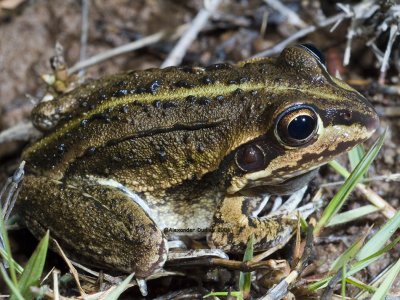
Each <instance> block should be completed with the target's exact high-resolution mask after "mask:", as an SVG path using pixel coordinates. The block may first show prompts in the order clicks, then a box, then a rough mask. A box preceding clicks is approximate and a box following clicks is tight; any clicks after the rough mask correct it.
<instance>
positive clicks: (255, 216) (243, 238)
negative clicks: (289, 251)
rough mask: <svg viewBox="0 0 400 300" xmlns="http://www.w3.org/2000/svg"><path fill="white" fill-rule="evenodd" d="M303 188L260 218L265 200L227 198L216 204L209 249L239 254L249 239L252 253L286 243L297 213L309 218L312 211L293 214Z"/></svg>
mask: <svg viewBox="0 0 400 300" xmlns="http://www.w3.org/2000/svg"><path fill="white" fill-rule="evenodd" d="M305 191H306V188H302V189H301V190H299V191H298V192H296V193H295V194H293V195H292V196H291V197H290V198H289V199H288V201H286V202H285V203H284V204H283V205H281V206H280V207H279V208H278V209H277V210H276V211H274V212H272V213H270V214H267V215H263V216H260V215H259V214H260V212H262V211H263V208H264V207H265V205H266V204H267V202H268V199H267V198H262V197H247V196H236V195H229V196H227V197H226V198H225V199H224V201H223V202H222V203H221V204H220V206H219V208H218V210H217V211H216V213H215V215H214V219H213V232H212V233H211V234H210V235H209V236H208V243H209V245H210V247H212V248H213V247H216V248H220V249H223V250H224V251H227V252H243V251H244V249H246V244H247V241H248V239H249V237H250V236H251V235H253V236H254V249H255V251H262V250H266V249H270V248H273V247H277V246H281V245H282V244H285V243H287V241H288V240H289V239H290V237H291V236H292V234H293V232H294V229H295V228H296V225H297V219H298V212H302V211H304V212H305V213H307V215H308V214H310V213H311V212H312V211H313V208H312V207H311V209H310V207H309V206H306V207H305V209H303V208H300V209H298V210H296V207H297V205H298V204H299V203H300V201H301V200H302V198H303V196H304V193H305Z"/></svg>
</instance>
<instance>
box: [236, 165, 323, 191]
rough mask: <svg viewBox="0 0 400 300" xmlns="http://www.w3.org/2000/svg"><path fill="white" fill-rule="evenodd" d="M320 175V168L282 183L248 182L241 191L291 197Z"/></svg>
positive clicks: (259, 180) (261, 180) (260, 180)
mask: <svg viewBox="0 0 400 300" xmlns="http://www.w3.org/2000/svg"><path fill="white" fill-rule="evenodd" d="M317 173H318V168H316V169H313V170H310V171H307V172H305V173H302V174H300V175H297V176H294V177H291V178H289V179H287V180H285V181H282V182H280V183H273V184H272V183H271V182H265V181H263V179H258V180H255V181H252V182H248V183H247V184H246V186H245V187H244V188H243V189H242V190H240V191H239V193H243V194H249V193H250V194H270V195H290V194H292V193H294V192H296V191H297V190H299V189H301V188H302V187H304V186H305V185H307V184H308V183H309V182H310V181H311V180H312V179H314V177H315V176H316V175H317Z"/></svg>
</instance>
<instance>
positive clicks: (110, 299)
mask: <svg viewBox="0 0 400 300" xmlns="http://www.w3.org/2000/svg"><path fill="white" fill-rule="evenodd" d="M133 275H134V274H131V275H129V276H128V277H126V278H125V280H124V281H122V282H121V283H120V284H119V285H118V286H117V288H115V289H114V290H113V291H111V292H110V293H109V294H108V295H107V296H105V297H104V298H103V299H104V300H117V299H118V298H119V296H120V295H121V294H122V293H123V292H125V290H126V289H127V288H129V284H130V282H131V281H132V278H133Z"/></svg>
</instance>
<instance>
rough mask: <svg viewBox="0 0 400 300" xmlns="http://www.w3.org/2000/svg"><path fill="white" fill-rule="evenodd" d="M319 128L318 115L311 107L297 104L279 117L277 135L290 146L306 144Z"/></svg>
mask: <svg viewBox="0 0 400 300" xmlns="http://www.w3.org/2000/svg"><path fill="white" fill-rule="evenodd" d="M317 130H318V117H317V114H316V113H315V111H314V110H313V109H312V108H311V107H307V106H295V107H293V108H291V109H288V110H286V111H285V112H284V113H282V114H281V115H280V116H279V117H278V122H277V123H276V128H275V136H276V137H277V138H278V140H280V141H282V142H283V143H284V144H285V145H287V146H290V147H295V146H300V145H304V144H305V143H307V142H308V141H310V140H311V139H312V138H313V137H314V136H315V134H316V133H317Z"/></svg>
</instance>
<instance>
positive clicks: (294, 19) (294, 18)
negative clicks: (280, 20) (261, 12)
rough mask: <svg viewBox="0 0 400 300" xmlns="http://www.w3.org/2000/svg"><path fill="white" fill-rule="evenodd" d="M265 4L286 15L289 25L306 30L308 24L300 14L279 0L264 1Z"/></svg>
mask: <svg viewBox="0 0 400 300" xmlns="http://www.w3.org/2000/svg"><path fill="white" fill-rule="evenodd" d="M264 2H265V3H267V4H268V5H269V6H271V7H272V8H273V9H275V10H276V11H278V12H279V13H281V14H282V15H284V16H285V17H286V18H287V21H288V23H289V24H292V25H294V26H298V27H300V28H304V27H306V26H307V24H306V22H304V21H303V20H302V19H301V18H300V17H299V15H298V14H296V13H295V12H294V11H293V10H291V9H290V8H288V7H287V6H285V5H283V4H282V3H281V2H280V1H279V0H264Z"/></svg>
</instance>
